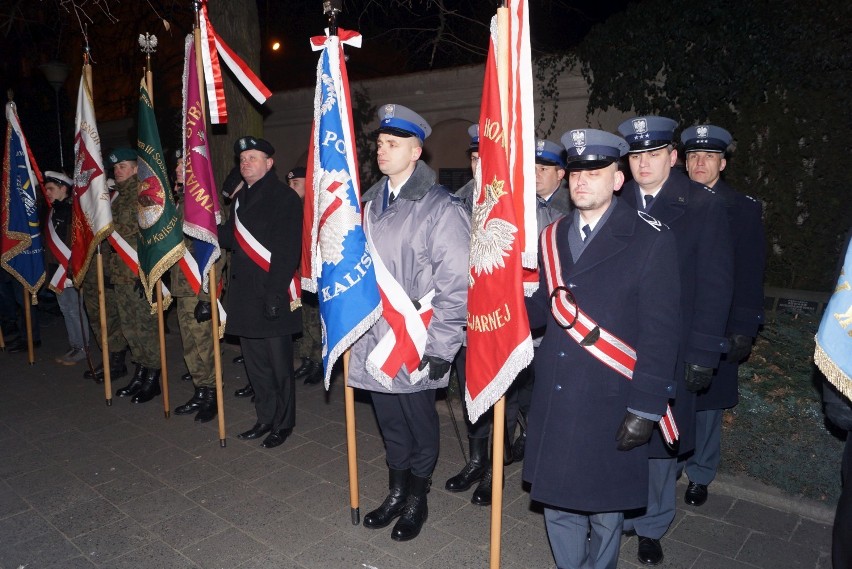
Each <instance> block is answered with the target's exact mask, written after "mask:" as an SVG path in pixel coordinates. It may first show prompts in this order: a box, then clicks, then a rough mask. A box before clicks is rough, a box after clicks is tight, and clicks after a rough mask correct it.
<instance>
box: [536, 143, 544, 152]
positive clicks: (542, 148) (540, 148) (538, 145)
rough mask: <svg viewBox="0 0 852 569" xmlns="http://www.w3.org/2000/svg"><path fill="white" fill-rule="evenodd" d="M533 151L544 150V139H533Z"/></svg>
mask: <svg viewBox="0 0 852 569" xmlns="http://www.w3.org/2000/svg"><path fill="white" fill-rule="evenodd" d="M535 151H536V152H543V151H544V141H543V140H536V141H535Z"/></svg>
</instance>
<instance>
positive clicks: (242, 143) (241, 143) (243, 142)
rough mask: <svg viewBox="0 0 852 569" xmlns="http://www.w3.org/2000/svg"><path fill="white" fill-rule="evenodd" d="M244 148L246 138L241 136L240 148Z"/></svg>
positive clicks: (245, 146)
mask: <svg viewBox="0 0 852 569" xmlns="http://www.w3.org/2000/svg"><path fill="white" fill-rule="evenodd" d="M246 148H248V145H247V144H246V139H245V138H241V139H240V149H242V150H245V149H246Z"/></svg>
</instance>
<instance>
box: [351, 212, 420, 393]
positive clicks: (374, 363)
mask: <svg viewBox="0 0 852 569" xmlns="http://www.w3.org/2000/svg"><path fill="white" fill-rule="evenodd" d="M374 203H375V200H374V201H373V202H370V207H372V206H373V204H374ZM368 220H369V212H367V215H365V216H364V233H365V234H366V236H367V244H368V246H369V247H370V255H371V256H372V258H373V266H374V267H375V269H376V281H377V282H378V285H379V294H380V296H381V298H382V318H383V319H384V320H385V321H386V322H387V323H388V325H389V326H390V329H389V330H388V331H387V332H386V333H385V335H384V336H382V338H381V339H380V340H379V343H378V344H377V345H376V347H375V348H373V351H372V352H370V354H369V356H367V370H368V371H369V372H370V375H372V376H373V378H375V379H376V381H378V382H379V383H381V384H382V385H383V386H385V387H387V388H388V389H391V385H392V383H393V379H394V378H395V377H396V375H397V374H398V373H399V371H400V370H401V369H402V366H403V364H404V365H405V367H406V369H407V370H408V374H409V381H410V382H411V383H412V384H415V383H417V382H419V381H420V380H422V379H423V378H425V377H427V376H428V374H429V368H428V367H426V368H424V369H422V370H418V369H417V366H418V364H419V363H420V361H421V360H422V359H423V354H424V352H425V351H426V340H427V338H428V335H429V332H428V327H429V322H430V321H431V320H432V314H433V310H432V299H433V298H434V296H435V291H434V290H431V291H429V292H428V293H426V294H425V295H424V296H423V297H422V298H419V299H417V304H418V305H419V307H418V306H415V303H414V302H412V300H411V298H409V296H408V294H407V293H406V292H405V289H403V287H402V285H401V284H399V282H398V281H397V280H396V279H395V278H394V277H393V275H392V274H391V273H390V271H389V270H388V268H387V267H386V266H385V264H384V262H382V259H381V257H380V256H379V253H378V250H377V249H376V246H375V244H374V243H373V238H372V236H371V235H370V223H369V221H368Z"/></svg>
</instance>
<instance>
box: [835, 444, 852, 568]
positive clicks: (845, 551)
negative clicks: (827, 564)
mask: <svg viewBox="0 0 852 569" xmlns="http://www.w3.org/2000/svg"><path fill="white" fill-rule="evenodd" d="M841 468H842V469H841V476H842V480H843V489H842V490H841V492H840V500H838V502H837V512H836V513H835V515H834V531H833V532H832V535H831V562H832V564H833V566H834V567H835V568H839V567H852V538H850V536H852V431H849V432H847V433H846V447H845V448H844V450H843V466H842V467H841Z"/></svg>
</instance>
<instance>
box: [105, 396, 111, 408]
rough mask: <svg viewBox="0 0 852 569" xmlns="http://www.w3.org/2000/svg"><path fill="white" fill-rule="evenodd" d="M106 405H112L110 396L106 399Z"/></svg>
mask: <svg viewBox="0 0 852 569" xmlns="http://www.w3.org/2000/svg"><path fill="white" fill-rule="evenodd" d="M106 405H107V407H112V398H110V399H107V400H106Z"/></svg>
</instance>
